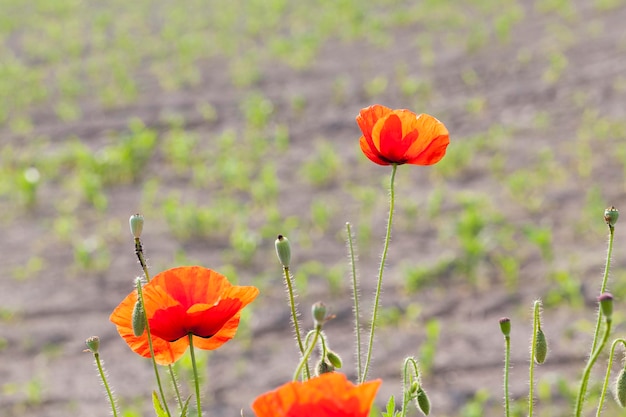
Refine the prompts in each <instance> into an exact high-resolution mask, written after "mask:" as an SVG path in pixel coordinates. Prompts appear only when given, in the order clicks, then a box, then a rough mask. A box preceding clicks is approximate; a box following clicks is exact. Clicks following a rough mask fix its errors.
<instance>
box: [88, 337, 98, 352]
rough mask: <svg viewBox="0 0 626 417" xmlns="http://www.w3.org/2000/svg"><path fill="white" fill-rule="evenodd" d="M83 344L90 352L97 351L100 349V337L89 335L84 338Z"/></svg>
mask: <svg viewBox="0 0 626 417" xmlns="http://www.w3.org/2000/svg"><path fill="white" fill-rule="evenodd" d="M85 344H86V345H87V347H88V348H89V350H90V351H91V353H98V349H100V338H99V337H98V336H91V337H90V338H88V339H87V340H85Z"/></svg>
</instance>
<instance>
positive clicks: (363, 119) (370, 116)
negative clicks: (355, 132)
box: [356, 104, 393, 141]
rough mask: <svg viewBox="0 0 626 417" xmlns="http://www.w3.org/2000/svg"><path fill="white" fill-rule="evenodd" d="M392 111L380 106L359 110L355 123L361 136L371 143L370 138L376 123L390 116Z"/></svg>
mask: <svg viewBox="0 0 626 417" xmlns="http://www.w3.org/2000/svg"><path fill="white" fill-rule="evenodd" d="M392 111H393V110H391V109H390V108H388V107H385V106H381V105H380V104H375V105H373V106H369V107H366V108H364V109H361V111H360V112H359V115H358V116H357V117H356V122H357V124H358V125H359V127H360V128H361V131H362V132H363V136H365V137H366V138H367V139H368V141H371V138H372V129H373V128H374V125H375V124H376V122H377V121H378V120H379V119H381V118H383V117H385V116H386V115H388V114H390V113H391V112H392Z"/></svg>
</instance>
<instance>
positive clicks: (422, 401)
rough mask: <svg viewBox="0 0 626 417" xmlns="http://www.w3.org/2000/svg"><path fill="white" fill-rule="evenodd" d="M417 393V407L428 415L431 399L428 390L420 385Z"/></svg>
mask: <svg viewBox="0 0 626 417" xmlns="http://www.w3.org/2000/svg"><path fill="white" fill-rule="evenodd" d="M416 395H417V397H416V398H415V403H416V405H417V408H419V410H420V411H421V412H422V413H424V415H426V416H427V415H428V414H429V413H430V400H429V399H428V396H427V395H426V391H424V389H423V388H422V387H421V386H420V387H419V388H418V389H417V394H416Z"/></svg>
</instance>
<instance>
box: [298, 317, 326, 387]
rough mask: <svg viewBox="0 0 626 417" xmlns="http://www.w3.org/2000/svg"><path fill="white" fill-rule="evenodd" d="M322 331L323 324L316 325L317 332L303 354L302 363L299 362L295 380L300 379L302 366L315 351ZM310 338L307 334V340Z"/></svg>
mask: <svg viewBox="0 0 626 417" xmlns="http://www.w3.org/2000/svg"><path fill="white" fill-rule="evenodd" d="M321 332H322V326H316V327H315V333H314V335H313V340H312V341H311V344H310V345H307V348H306V350H305V351H304V353H303V354H302V359H300V363H299V364H298V367H297V368H296V372H294V373H293V380H294V381H297V380H298V375H300V373H301V372H302V368H303V367H304V366H305V364H307V363H308V361H309V357H310V356H311V353H312V352H313V349H314V348H315V344H316V343H317V338H318V337H319V336H320V333H321ZM308 339H309V337H308V336H307V340H308Z"/></svg>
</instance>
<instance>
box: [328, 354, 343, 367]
mask: <svg viewBox="0 0 626 417" xmlns="http://www.w3.org/2000/svg"><path fill="white" fill-rule="evenodd" d="M326 359H328V362H330V363H331V364H332V365H333V366H334V367H335V368H337V369H341V366H342V365H343V363H342V361H341V358H340V357H339V355H337V354H336V353H335V352H333V351H332V350H329V351H328V352H326Z"/></svg>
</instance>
